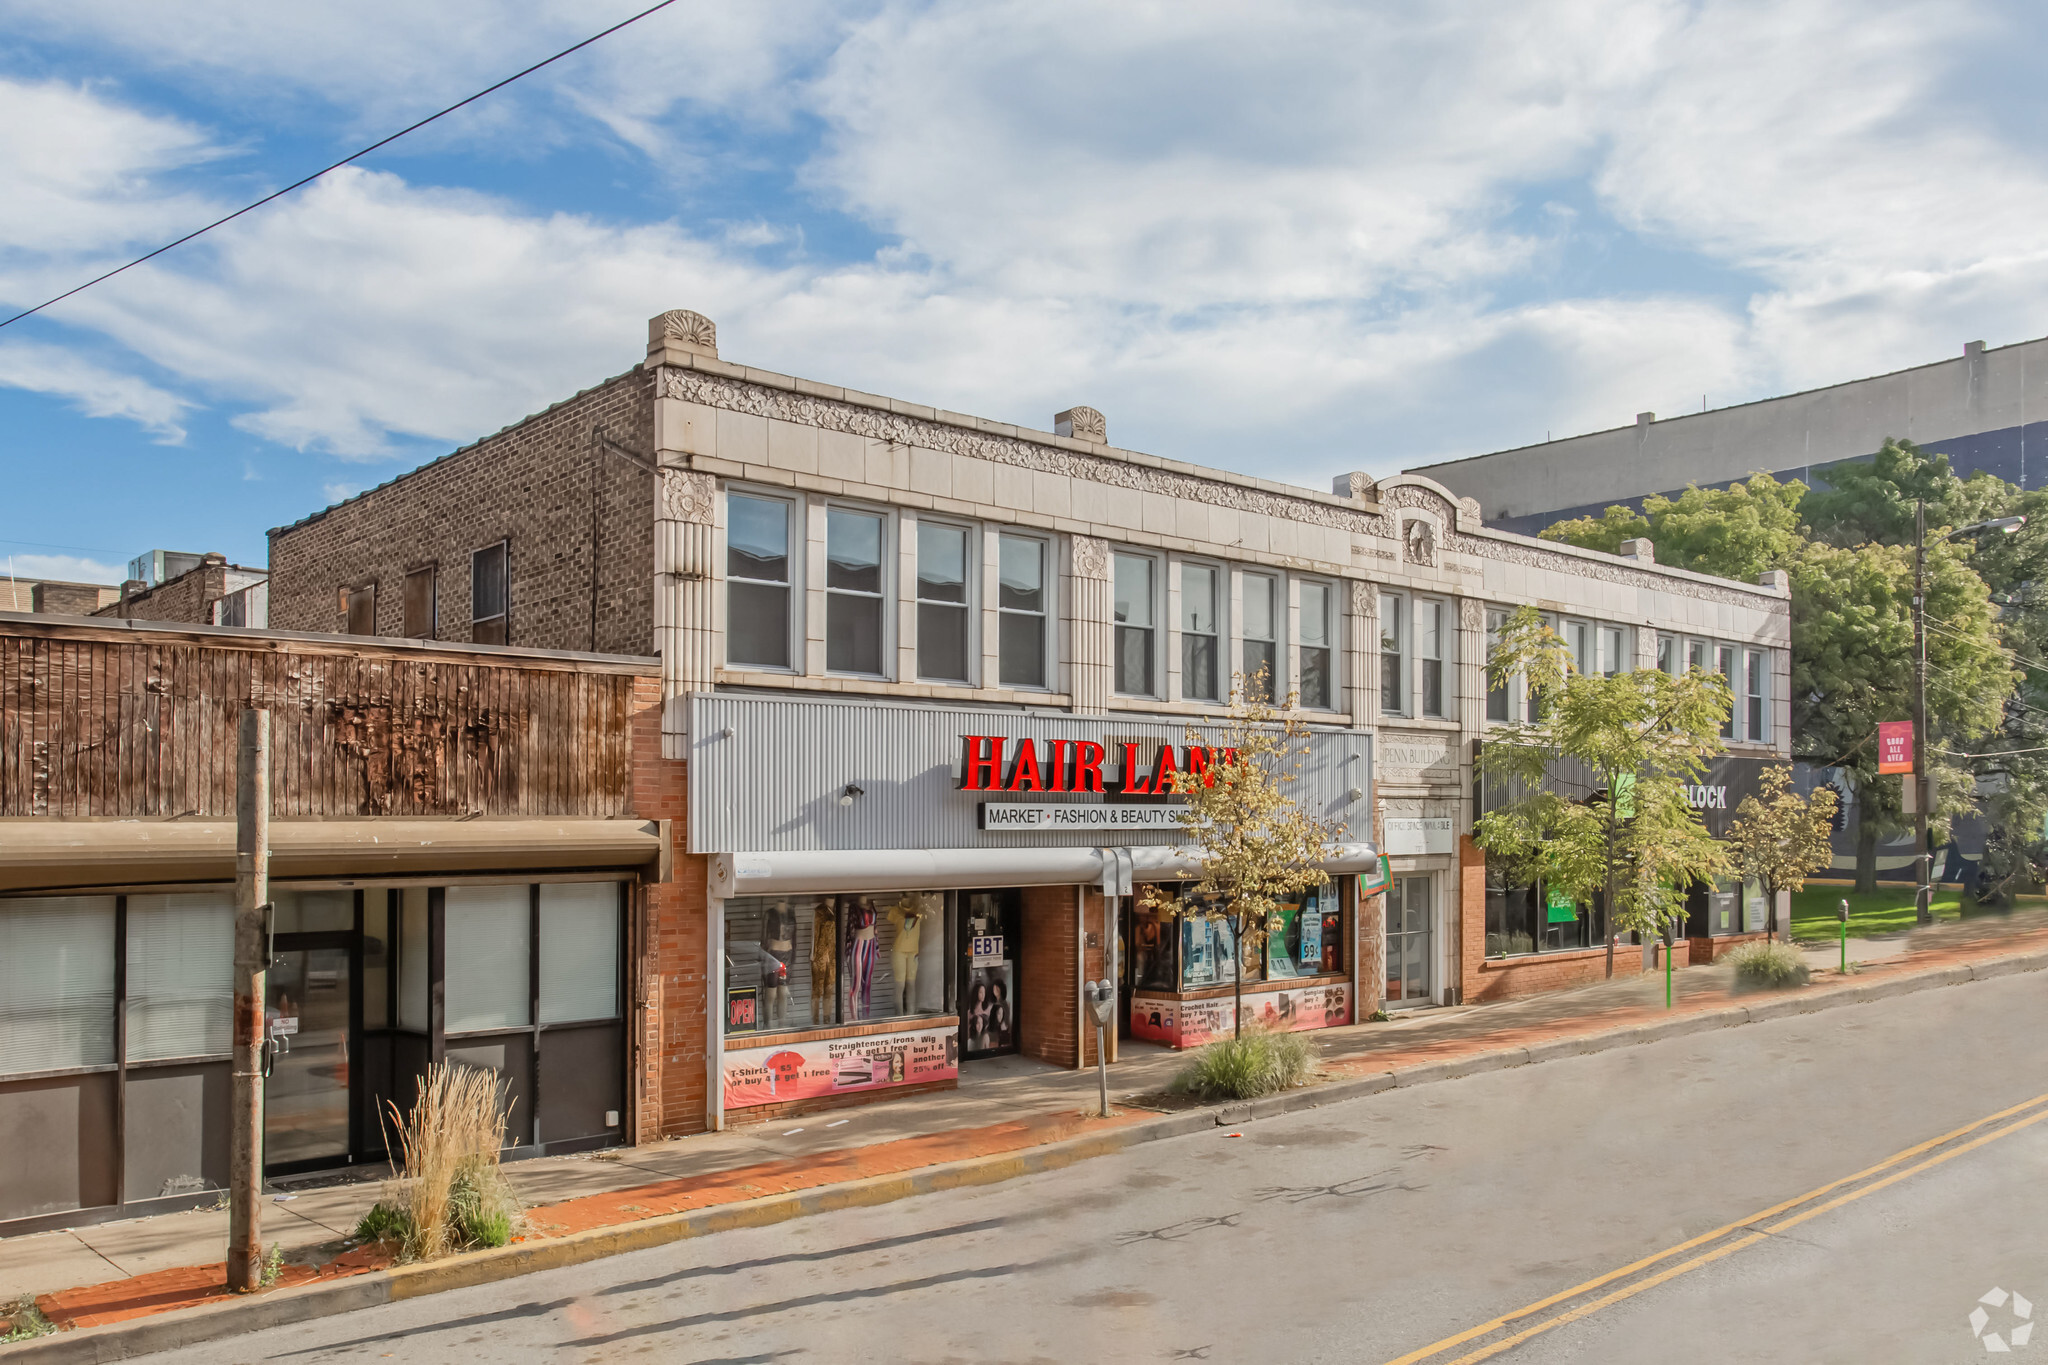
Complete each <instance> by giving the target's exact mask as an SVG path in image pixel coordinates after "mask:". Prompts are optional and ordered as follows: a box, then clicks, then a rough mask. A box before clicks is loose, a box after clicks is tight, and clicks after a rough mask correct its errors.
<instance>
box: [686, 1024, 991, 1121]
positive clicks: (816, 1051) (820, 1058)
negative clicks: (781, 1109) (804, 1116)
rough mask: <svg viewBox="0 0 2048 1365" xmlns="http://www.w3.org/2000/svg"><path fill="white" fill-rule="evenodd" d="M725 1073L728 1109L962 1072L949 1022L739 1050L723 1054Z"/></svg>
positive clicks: (956, 1040)
mask: <svg viewBox="0 0 2048 1365" xmlns="http://www.w3.org/2000/svg"><path fill="white" fill-rule="evenodd" d="M724 1071H725V1107H726V1108H727V1109H744V1108H746V1107H748V1106H749V1105H755V1104H782V1103H785V1102H787V1101H789V1100H810V1099H818V1098H821V1097H823V1096H826V1095H844V1094H847V1093H850V1092H852V1091H856V1090H880V1089H884V1088H886V1087H888V1086H892V1085H917V1084H920V1083H922V1082H925V1081H944V1080H951V1079H953V1078H954V1077H957V1076H958V1075H959V1074H960V1034H959V1030H958V1029H957V1028H955V1027H951V1026H949V1027H946V1028H940V1029H925V1030H922V1031H920V1032H916V1033H877V1034H870V1035H868V1036H866V1037H863V1038H827V1039H823V1040H820V1041H818V1042H809V1043H782V1044H778V1045H776V1046H774V1047H755V1048H741V1049H739V1050H737V1051H732V1052H728V1053H726V1054H725V1068H724Z"/></svg>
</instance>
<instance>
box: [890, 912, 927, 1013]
mask: <svg viewBox="0 0 2048 1365" xmlns="http://www.w3.org/2000/svg"><path fill="white" fill-rule="evenodd" d="M938 900H939V897H937V896H935V895H923V896H920V895H918V894H917V893H915V892H910V893H907V894H906V895H905V896H904V897H903V899H902V900H900V901H897V902H896V903H895V904H894V905H892V906H890V907H889V923H890V924H891V925H893V926H894V927H895V930H896V937H895V939H894V940H893V941H892V942H891V943H890V944H889V971H890V974H891V979H892V980H893V981H894V982H895V983H896V1012H897V1013H898V1014H909V1013H910V1012H911V1009H912V1007H913V1005H914V1004H915V1002H916V997H917V955H918V947H919V944H920V942H921V941H922V939H923V937H924V926H925V925H926V924H928V923H929V922H930V921H931V919H932V917H933V916H934V915H935V914H937V912H938V906H937V904H935V902H937V901H938Z"/></svg>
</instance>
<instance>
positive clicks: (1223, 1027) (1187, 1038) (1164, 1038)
mask: <svg viewBox="0 0 2048 1365" xmlns="http://www.w3.org/2000/svg"><path fill="white" fill-rule="evenodd" d="M1230 1006H1231V999H1230V997H1229V996H1227V995H1225V996H1216V997H1212V998H1210V999H1206V1000H1164V999H1160V998H1158V997H1156V996H1145V995H1139V996H1134V997H1133V998H1132V1000H1131V1032H1132V1033H1133V1034H1134V1035H1136V1036H1137V1037H1140V1038H1145V1039H1148V1040H1150V1041H1152V1042H1155V1043H1165V1044H1166V1045H1167V1046H1169V1047H1178V1048H1190V1047H1200V1046H1201V1045H1202V1044H1204V1043H1208V1042H1213V1041H1215V1040H1216V1039H1218V1038H1228V1037H1229V1036H1230V1034H1231V1026H1230ZM1350 1022H1351V985H1350V983H1349V982H1336V983H1333V984H1330V985H1322V986H1297V987H1290V988H1288V989H1287V990H1280V991H1258V992H1256V993H1253V994H1249V995H1246V996H1245V997H1244V1023H1245V1026H1246V1027H1247V1028H1249V1027H1251V1026H1252V1025H1254V1024H1257V1025H1259V1026H1261V1027H1264V1028H1268V1029H1272V1030H1274V1031H1276V1032H1281V1033H1297V1032H1301V1031H1303V1030H1306V1029H1318V1028H1334V1027H1335V1026H1337V1025H1338V1024H1348V1023H1350Z"/></svg>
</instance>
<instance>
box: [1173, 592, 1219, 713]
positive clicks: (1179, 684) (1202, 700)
mask: <svg viewBox="0 0 2048 1365" xmlns="http://www.w3.org/2000/svg"><path fill="white" fill-rule="evenodd" d="M1172 563H1173V567H1172V573H1173V589H1172V591H1171V593H1169V594H1168V597H1169V602H1168V607H1167V610H1168V613H1169V614H1170V615H1171V616H1172V618H1173V624H1172V630H1173V640H1172V643H1171V644H1170V645H1169V649H1170V650H1171V651H1172V652H1171V654H1170V655H1169V658H1170V659H1171V661H1172V663H1173V696H1174V697H1175V698H1176V699H1177V700H1180V701H1187V702H1195V703H1198V704H1206V705H1211V706H1221V705H1223V704H1225V703H1227V702H1228V701H1229V700H1230V681H1231V669H1230V639H1231V635H1230V625H1231V621H1230V615H1231V613H1230V566H1229V565H1228V564H1223V563H1219V562H1217V561H1215V560H1210V559H1196V558H1187V559H1182V558H1180V557H1179V556H1175V557H1174V559H1173V561H1172ZM1189 569H1197V570H1206V571H1207V572H1208V574H1209V575H1210V609H1211V610H1212V611H1214V612H1215V614H1216V621H1215V625H1214V629H1212V630H1210V631H1209V632H1208V634H1207V635H1206V636H1203V637H1202V638H1206V639H1208V640H1211V641H1213V642H1214V644H1215V654H1216V657H1215V661H1214V668H1215V672H1216V689H1215V690H1216V695H1214V696H1212V697H1198V696H1196V695H1195V694H1194V693H1192V692H1190V691H1188V679H1187V637H1188V636H1189V635H1191V634H1194V635H1199V634H1200V632H1195V631H1189V630H1187V629H1186V628H1185V627H1184V626H1183V625H1182V622H1181V614H1182V603H1183V602H1184V601H1185V596H1186V594H1185V588H1186V581H1187V571H1188V570H1189Z"/></svg>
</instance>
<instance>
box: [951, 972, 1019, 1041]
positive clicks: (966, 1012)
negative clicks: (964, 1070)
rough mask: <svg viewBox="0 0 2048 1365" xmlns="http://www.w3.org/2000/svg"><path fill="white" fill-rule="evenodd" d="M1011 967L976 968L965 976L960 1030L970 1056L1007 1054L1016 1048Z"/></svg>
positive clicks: (1015, 1005) (1015, 1013) (1014, 993)
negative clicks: (965, 990) (987, 1053)
mask: <svg viewBox="0 0 2048 1365" xmlns="http://www.w3.org/2000/svg"><path fill="white" fill-rule="evenodd" d="M1011 971H1012V969H1011V966H1010V964H1009V963H1007V962H999V963H997V964H996V965H995V966H993V967H976V968H974V969H973V970H971V971H970V972H968V974H967V994H966V1002H965V1004H964V1005H963V1007H962V1031H963V1032H964V1033H965V1034H966V1036H967V1037H966V1044H965V1046H966V1048H967V1050H968V1051H969V1052H970V1053H980V1052H1008V1051H1009V1050H1010V1049H1012V1048H1014V1047H1016V1045H1017V1001H1016V981H1015V978H1014V977H1013V976H1012V975H1011Z"/></svg>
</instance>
